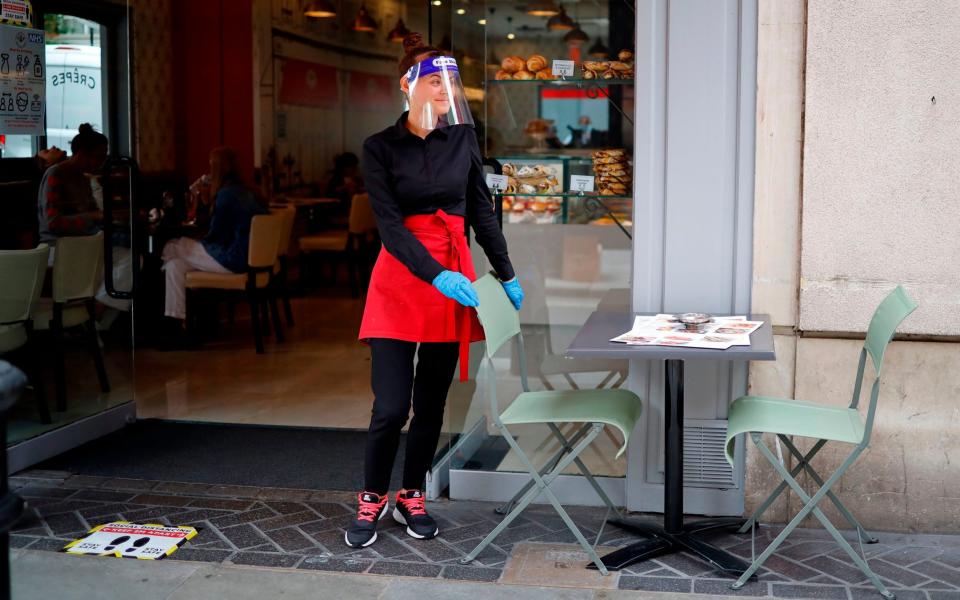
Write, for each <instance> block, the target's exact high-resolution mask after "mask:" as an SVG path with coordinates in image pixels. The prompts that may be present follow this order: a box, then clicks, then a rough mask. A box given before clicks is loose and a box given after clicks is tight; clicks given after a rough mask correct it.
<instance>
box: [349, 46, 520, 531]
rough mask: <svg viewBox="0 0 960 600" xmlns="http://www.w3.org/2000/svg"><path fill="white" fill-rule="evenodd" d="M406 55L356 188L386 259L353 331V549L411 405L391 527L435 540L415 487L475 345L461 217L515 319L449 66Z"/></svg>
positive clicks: (444, 60)
mask: <svg viewBox="0 0 960 600" xmlns="http://www.w3.org/2000/svg"><path fill="white" fill-rule="evenodd" d="M403 48H404V52H405V54H404V56H403V58H402V59H401V60H400V65H399V72H400V89H401V90H402V91H403V93H404V96H405V97H406V100H407V104H408V105H409V110H408V111H407V112H405V113H403V114H402V115H401V116H400V119H399V120H398V121H397V122H396V124H395V125H393V126H391V127H388V128H387V129H384V130H383V131H381V132H380V133H377V134H375V135H372V136H370V137H369V138H367V140H366V141H365V142H364V145H363V161H362V164H363V171H364V181H365V183H366V187H367V192H368V193H369V195H370V201H371V204H372V205H373V210H374V214H375V216H376V219H377V226H378V229H379V231H380V237H381V239H382V240H383V246H384V249H385V250H386V252H381V253H380V256H379V258H378V259H377V264H376V265H375V266H374V269H373V274H372V276H371V280H370V287H369V290H368V293H367V303H366V307H365V309H364V313H363V321H362V324H361V326H360V339H361V341H364V342H366V343H369V345H370V354H371V359H372V367H371V368H372V374H371V379H372V388H373V395H374V402H373V411H372V416H371V419H370V428H369V431H368V433H367V446H366V455H365V462H364V490H363V491H362V492H361V493H360V494H359V495H358V504H359V507H358V510H357V517H356V519H355V520H354V521H353V523H352V525H351V526H350V527H349V528H348V530H347V532H346V535H345V539H346V543H347V545H349V546H351V547H354V548H362V547H365V546H369V545H370V544H372V543H373V542H375V541H376V539H377V521H379V520H380V519H381V518H383V517H384V516H385V515H386V514H387V512H388V507H389V502H388V500H389V498H388V495H387V493H388V489H389V487H390V473H391V472H392V470H393V461H394V459H395V457H396V454H397V446H398V444H399V440H400V430H401V428H402V427H403V426H404V424H405V423H406V421H407V417H408V415H409V412H410V406H411V401H412V405H413V419H412V420H411V422H410V428H409V431H408V434H407V450H406V456H405V457H404V468H403V481H402V487H401V489H400V490H399V491H397V494H396V497H395V502H394V510H393V518H394V519H395V520H396V521H397V522H399V523H401V524H403V525H406V528H407V533H408V534H409V535H410V536H412V537H415V538H419V539H426V538H432V537H434V536H436V535H437V533H439V529H438V527H437V523H436V521H434V520H433V519H432V518H431V517H430V515H429V514H427V511H426V508H425V506H424V497H423V492H422V490H421V488H422V485H423V480H424V477H425V476H426V472H427V470H428V469H429V468H430V465H431V462H432V460H433V455H434V452H435V451H436V448H437V442H438V440H439V438H440V429H441V426H442V424H443V409H444V405H445V403H446V398H447V390H448V389H449V387H450V382H451V380H452V379H453V372H454V370H455V368H456V364H457V359H458V358H459V359H460V375H461V380H465V379H466V370H467V366H468V362H467V352H468V349H469V344H470V342H471V341H479V340H482V339H483V330H482V329H481V327H480V324H479V322H478V321H477V317H476V313H475V311H473V310H471V309H470V307H474V306H477V305H478V299H477V294H476V291H475V290H474V289H473V285H472V284H471V281H472V280H474V279H476V274H475V273H474V270H473V262H472V259H471V257H470V250H469V248H468V247H467V242H466V237H465V225H464V221H465V219H468V220H469V222H470V224H471V225H472V226H473V229H474V232H475V234H476V239H477V242H478V243H479V244H480V246H481V247H482V248H483V250H484V252H485V253H486V255H487V258H488V259H489V260H490V263H491V264H492V265H493V267H494V269H495V270H496V272H497V275H498V276H499V278H500V280H501V281H502V282H504V283H503V286H504V289H505V290H506V292H507V295H508V296H509V297H510V299H511V301H512V302H513V304H514V306H515V307H516V308H517V310H520V304H521V302H522V300H523V290H522V289H521V288H520V284H519V283H518V282H517V280H516V278H515V276H514V272H513V267H512V266H511V264H510V258H509V257H508V255H507V243H506V241H505V240H504V238H503V234H502V232H501V231H500V227H499V226H498V224H497V219H496V214H495V212H494V204H493V200H492V198H491V196H490V191H489V190H488V189H487V185H486V183H485V181H484V174H483V168H482V162H481V155H480V148H479V145H478V143H477V136H476V133H475V132H474V130H473V127H472V125H473V118H472V116H471V115H470V109H469V107H468V106H467V100H466V97H465V95H464V93H463V86H462V84H461V83H460V78H459V75H458V71H457V65H456V61H455V60H454V59H453V58H452V57H449V56H445V55H444V54H443V52H442V51H440V50H439V49H438V48H435V47H433V46H426V45H424V44H423V40H422V37H421V36H420V34H416V33H413V34H410V35H408V36H407V37H406V39H404V42H403ZM418 346H419V347H418ZM414 355H416V357H417V367H416V371H414V364H413V363H414Z"/></svg>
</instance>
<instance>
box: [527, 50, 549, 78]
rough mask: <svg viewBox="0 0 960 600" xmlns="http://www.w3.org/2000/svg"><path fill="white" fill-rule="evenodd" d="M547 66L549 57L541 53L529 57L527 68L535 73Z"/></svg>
mask: <svg viewBox="0 0 960 600" xmlns="http://www.w3.org/2000/svg"><path fill="white" fill-rule="evenodd" d="M546 68H547V59H546V58H544V57H543V56H541V55H539V54H533V55H531V56H530V58H528V59H527V70H528V71H531V72H533V73H536V72H537V71H540V70H542V69H546Z"/></svg>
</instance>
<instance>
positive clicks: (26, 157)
mask: <svg viewBox="0 0 960 600" xmlns="http://www.w3.org/2000/svg"><path fill="white" fill-rule="evenodd" d="M33 8H34V14H33V20H32V23H30V24H25V25H24V26H22V27H21V26H11V25H5V26H2V27H3V28H4V29H5V40H6V39H8V38H9V39H13V40H14V41H15V42H16V41H17V40H21V39H24V38H26V39H27V40H28V42H27V43H25V44H19V43H18V44H17V45H16V46H15V47H14V49H11V50H10V51H9V52H8V51H4V52H3V54H2V58H3V60H4V61H7V60H9V61H10V63H9V64H11V65H16V64H20V65H21V67H17V68H15V69H10V70H5V69H4V70H0V72H2V75H0V78H3V79H6V80H7V81H6V82H4V85H5V86H7V88H9V87H10V86H12V85H18V86H23V85H24V84H25V83H27V82H29V83H31V84H32V85H33V86H34V89H33V90H32V91H31V92H30V95H29V97H28V102H27V103H25V104H24V106H22V107H21V106H20V105H19V104H16V103H15V104H14V106H13V109H15V110H16V111H17V112H18V114H21V113H22V114H23V115H31V114H37V115H40V116H38V118H37V124H38V127H36V128H33V129H30V128H29V127H25V126H24V125H23V123H24V119H20V120H19V121H18V120H17V119H11V118H6V119H5V120H4V121H2V122H0V126H2V127H3V129H2V130H0V140H2V147H0V186H2V188H3V190H4V191H3V193H2V194H0V204H2V207H0V208H2V210H3V211H4V214H5V217H4V219H3V221H4V225H3V227H2V229H0V270H3V272H4V273H5V276H9V277H10V279H9V281H11V282H12V283H13V285H9V286H7V285H5V286H4V291H3V293H2V294H0V296H2V298H0V306H3V309H2V310H3V312H4V319H2V320H3V321H4V323H3V324H2V325H0V359H2V360H6V361H9V362H11V363H12V364H14V365H15V366H17V367H19V368H21V369H22V370H23V371H24V372H25V373H27V375H28V378H29V381H30V383H29V386H28V388H27V391H26V392H25V393H24V394H23V395H22V397H21V398H20V401H19V402H18V403H17V404H16V405H15V406H14V407H13V409H12V410H11V412H10V414H9V415H8V425H7V428H8V430H7V438H8V443H9V448H8V452H9V456H10V466H11V471H16V470H18V469H21V468H25V467H27V466H30V465H32V464H36V463H38V462H41V461H42V460H44V459H46V458H48V457H51V456H53V455H55V454H58V453H60V452H63V451H64V450H67V449H69V448H70V447H73V446H76V445H79V444H81V443H83V442H85V441H88V440H90V439H93V438H95V437H97V436H99V435H103V434H104V433H106V432H108V431H111V430H113V429H116V428H119V427H121V426H122V425H123V424H124V423H125V422H127V420H129V419H131V418H132V417H133V415H134V414H135V411H134V407H133V399H134V395H133V390H134V388H133V372H134V371H133V343H132V336H133V319H132V316H133V296H134V275H135V265H136V264H137V262H138V259H137V252H136V242H137V235H136V232H135V230H134V227H133V225H132V223H133V222H134V221H135V219H134V217H133V215H134V211H133V210H132V206H133V202H134V193H133V191H134V188H135V184H136V168H135V165H134V164H133V162H132V161H131V160H130V159H121V158H119V157H122V156H126V155H129V154H130V152H131V146H132V139H131V136H130V131H131V128H130V97H129V78H130V64H129V56H130V55H129V52H128V48H129V25H128V24H129V18H130V11H129V8H128V7H125V6H123V5H117V4H104V3H95V4H94V3H86V2H43V1H37V2H34V3H33ZM33 41H35V42H36V43H33V44H31V43H30V42H33ZM4 49H5V50H6V49H7V47H6V46H4ZM8 54H9V56H8ZM18 61H19V62H18ZM28 63H29V68H26V67H24V65H27V64H28ZM12 78H13V79H15V78H19V79H17V81H16V82H12V81H11V79H12ZM31 79H35V80H36V81H32V82H31V81H29V80H31ZM7 112H8V113H9V112H10V111H7ZM7 116H8V117H9V114H8V115H7ZM7 216H10V217H12V218H7ZM31 264H36V270H35V271H33V272H32V273H33V276H28V275H29V273H31V271H30V270H29V268H28V267H29V265H31Z"/></svg>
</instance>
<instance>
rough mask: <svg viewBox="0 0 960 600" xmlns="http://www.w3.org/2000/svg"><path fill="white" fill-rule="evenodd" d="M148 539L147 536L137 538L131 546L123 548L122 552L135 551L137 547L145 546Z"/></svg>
mask: <svg viewBox="0 0 960 600" xmlns="http://www.w3.org/2000/svg"><path fill="white" fill-rule="evenodd" d="M149 541H150V538H149V537H142V538H137V541H135V542H134V543H133V545H132V546H130V547H129V548H127V549H126V550H124V552H136V551H137V550H138V549H140V548H143V547H144V546H146V545H147V542H149Z"/></svg>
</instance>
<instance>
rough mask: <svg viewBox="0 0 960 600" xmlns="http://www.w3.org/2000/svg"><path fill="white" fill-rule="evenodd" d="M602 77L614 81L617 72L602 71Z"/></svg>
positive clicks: (611, 70)
mask: <svg viewBox="0 0 960 600" xmlns="http://www.w3.org/2000/svg"><path fill="white" fill-rule="evenodd" d="M602 77H603V78H604V79H616V78H617V72H616V71H614V70H613V69H610V70H609V71H604V72H603V75H602Z"/></svg>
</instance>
